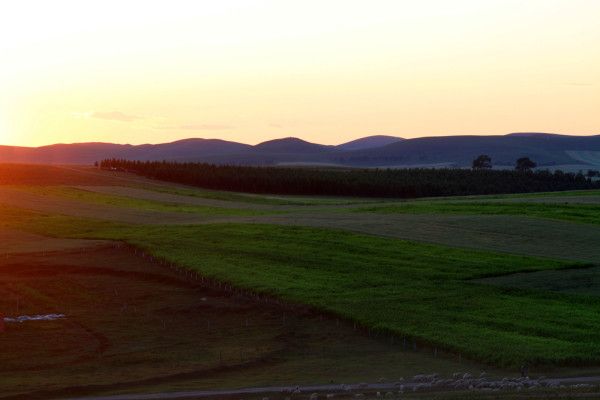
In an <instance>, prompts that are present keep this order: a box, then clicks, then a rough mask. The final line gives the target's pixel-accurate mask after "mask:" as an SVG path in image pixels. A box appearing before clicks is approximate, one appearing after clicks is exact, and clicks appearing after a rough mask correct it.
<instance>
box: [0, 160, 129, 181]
mask: <svg viewBox="0 0 600 400" xmlns="http://www.w3.org/2000/svg"><path fill="white" fill-rule="evenodd" d="M119 182H121V181H120V180H119V179H118V178H115V176H114V174H111V173H103V174H100V173H98V169H97V168H91V167H67V166H58V165H26V164H3V163H0V186H1V185H31V186H46V185H115V184H119Z"/></svg>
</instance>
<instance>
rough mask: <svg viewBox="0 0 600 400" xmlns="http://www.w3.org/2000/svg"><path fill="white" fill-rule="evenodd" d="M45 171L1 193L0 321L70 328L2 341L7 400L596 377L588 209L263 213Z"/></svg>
mask: <svg viewBox="0 0 600 400" xmlns="http://www.w3.org/2000/svg"><path fill="white" fill-rule="evenodd" d="M11 168H13V169H15V168H17V167H14V166H12V167H11ZM28 168H30V167H28ZM56 171H62V170H61V169H60V168H58V169H57V170H56ZM56 171H54V170H50V171H46V173H49V174H51V175H53V177H52V178H51V179H50V181H51V182H53V183H54V184H52V185H47V184H43V185H42V184H41V183H44V179H43V178H44V171H42V170H39V169H35V174H34V175H35V176H36V179H37V180H38V181H35V180H34V179H33V178H28V179H29V180H26V181H25V182H17V181H15V179H11V180H10V181H7V182H4V185H2V184H1V183H0V239H2V241H1V243H0V292H2V293H3V295H2V299H1V300H0V312H2V313H4V314H6V315H15V314H18V313H26V314H31V313H41V311H43V312H46V311H57V312H64V313H65V314H67V315H68V318H67V319H65V320H62V321H61V320H58V321H50V322H47V323H42V325H34V323H24V324H22V325H19V326H17V327H16V328H12V327H9V328H11V329H9V330H8V331H7V332H6V333H4V334H0V343H1V344H2V346H3V348H10V349H14V350H11V351H9V352H4V353H2V354H1V355H0V362H1V365H2V367H0V368H1V371H2V372H1V374H2V383H1V384H0V387H2V389H4V393H5V394H6V395H14V394H18V393H29V395H32V392H33V391H35V390H46V391H48V392H45V393H46V394H48V393H50V392H52V393H96V392H106V393H117V392H139V391H147V390H150V389H152V390H156V391H161V390H165V389H168V390H176V389H181V390H186V389H189V388H215V387H236V386H238V387H239V386H253V385H269V384H293V383H301V382H304V383H317V382H323V383H326V382H329V381H330V380H333V381H335V382H342V381H355V382H358V381H362V380H375V379H378V378H379V377H382V376H383V377H388V378H390V377H394V378H397V377H399V376H406V375H412V374H417V373H433V372H438V373H442V374H450V373H451V372H454V371H457V370H459V371H466V370H467V371H474V372H475V371H480V370H482V369H486V370H488V371H489V370H492V371H494V373H497V374H499V375H502V374H504V375H507V374H508V375H510V374H514V373H515V372H516V371H517V370H518V366H519V365H520V364H521V363H523V362H528V363H530V364H531V365H532V368H533V369H534V370H535V371H537V373H553V374H560V373H566V374H573V373H581V371H583V370H585V371H591V372H593V371H596V370H597V367H598V366H600V345H598V343H600V334H599V333H598V332H600V321H598V319H597V315H598V313H599V312H600V298H599V297H597V293H598V285H597V282H598V281H599V280H598V279H597V277H596V275H597V274H596V271H597V268H598V267H599V266H598V264H597V260H598V259H600V246H598V245H597V244H598V243H600V227H598V223H599V222H600V220H598V215H600V213H599V212H598V211H600V204H597V201H596V199H597V197H598V195H599V194H598V192H597V191H596V192H594V191H590V192H589V193H588V192H568V193H551V194H528V195H523V196H519V195H509V196H482V197H465V198H445V199H435V200H433V199H425V200H418V201H410V202H406V201H389V200H386V201H385V202H382V201H379V200H373V199H371V200H364V199H350V200H348V199H335V198H328V199H318V198H315V199H313V198H306V199H303V198H294V197H283V196H282V197H275V198H272V197H269V196H255V195H245V194H237V193H224V192H214V193H213V192H210V191H202V190H198V189H192V188H190V189H188V188H185V187H182V186H176V185H168V184H163V183H160V182H156V181H146V180H144V179H143V178H139V177H135V176H131V175H127V174H118V173H112V172H106V173H105V174H106V175H104V173H102V172H99V171H96V170H91V169H78V168H74V169H68V170H66V172H64V171H63V172H61V173H60V174H58V172H56ZM55 175H56V176H55ZM17 176H18V174H17ZM82 177H85V179H83V178H82ZM84 181H85V182H84ZM563 199H564V201H563ZM115 240H116V241H118V242H119V243H123V242H126V243H129V244H130V245H133V246H135V247H136V248H138V249H144V250H145V251H146V252H147V253H149V254H152V255H154V256H155V257H157V258H159V259H161V260H165V261H167V262H168V263H169V264H171V263H173V264H175V265H178V266H179V267H182V268H184V271H196V272H199V273H200V274H201V275H202V276H205V277H211V278H213V279H215V280H216V281H219V282H224V283H226V284H227V285H232V286H233V287H236V288H239V289H243V290H245V291H247V292H248V293H262V294H267V295H269V298H273V299H281V300H284V301H285V302H286V303H287V304H292V305H296V306H298V307H299V308H298V307H296V308H292V309H289V308H286V307H283V308H281V306H279V305H278V304H276V303H272V302H271V303H269V304H264V303H261V302H256V300H255V299H254V298H253V297H252V296H250V297H236V296H232V295H230V294H226V293H224V292H220V291H215V289H208V288H206V287H203V286H202V285H199V284H198V282H196V281H195V280H194V279H192V277H191V276H190V275H189V274H186V273H183V274H181V273H177V272H175V271H172V270H170V269H165V268H164V267H161V266H160V265H158V264H156V263H152V262H149V260H148V259H143V258H140V257H139V255H137V256H136V255H135V254H132V253H131V252H127V251H125V250H124V249H123V248H115V247H114V245H113V243H114V241H115ZM83 249H85V250H83ZM18 299H20V300H18ZM203 299H205V300H203ZM305 306H308V307H309V308H308V309H307V308H305ZM16 307H18V309H17V308H16ZM40 310H41V311H40ZM98 310H102V312H100V313H98ZM308 310H313V311H308ZM284 314H285V318H284V317H283V315H284ZM323 314H325V315H327V316H328V317H327V318H323V317H322V315H323ZM246 316H249V318H250V319H251V320H252V321H253V322H251V323H250V322H249V324H248V325H246V321H245V317H246ZM207 319H208V320H211V321H213V322H211V323H210V325H211V330H209V329H208V327H207V322H206V321H207ZM284 319H285V321H286V322H285V323H283V320H284ZM354 323H356V326H357V329H356V330H355V329H354V326H355V325H354ZM250 327H252V329H250ZM212 329H214V330H212ZM40 335H42V336H40ZM374 336H377V338H375V337H374ZM42 337H43V339H42ZM101 337H102V338H103V339H101ZM392 341H393V343H392ZM29 342H31V343H46V345H44V346H41V345H32V346H27V345H26V343H29ZM106 343H109V344H108V345H107V344H106ZM48 344H50V345H49V346H48ZM103 346H104V347H103ZM414 346H416V348H417V350H418V351H416V352H414V351H412V349H413V348H414ZM98 349H100V350H98ZM434 354H436V355H437V357H435V356H434ZM469 360H471V361H469ZM459 361H460V362H459ZM561 371H562V372H561ZM24 376H26V377H27V379H26V380H24V379H23V377H24ZM82 379H85V380H86V381H93V382H95V384H94V385H92V386H89V385H81V384H80V382H81V380H82ZM25 382H28V383H27V384H26V383H25ZM83 386H88V387H83ZM61 391H63V392H61ZM38 395H39V397H44V393H42V392H40V393H38ZM58 397H60V396H58ZM24 398H28V397H27V396H26V397H24Z"/></svg>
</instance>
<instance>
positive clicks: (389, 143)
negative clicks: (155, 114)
mask: <svg viewBox="0 0 600 400" xmlns="http://www.w3.org/2000/svg"><path fill="white" fill-rule="evenodd" d="M479 154H488V155H490V156H491V158H492V162H493V164H494V165H496V166H511V165H513V164H514V162H515V160H516V159H517V158H519V157H530V158H531V159H533V160H534V161H536V162H537V163H538V165H539V166H541V167H550V168H552V167H559V166H569V167H571V168H580V169H585V168H597V167H600V135H596V136H569V135H557V134H549V133H512V134H508V135H503V136H501V135H497V136H440V137H423V138H416V139H401V138H398V137H393V136H383V135H378V136H368V137H364V138H361V139H357V140H353V141H351V142H347V143H343V144H340V145H337V146H329V145H322V144H317V143H310V142H307V141H304V140H302V139H299V138H292V137H288V138H282V139H275V140H270V141H267V142H263V143H260V144H257V145H254V146H252V145H248V144H243V143H237V142H230V141H225V140H219V139H185V140H179V141H176V142H172V143H162V144H144V145H135V146H134V145H121V144H112V143H76V144H56V145H50V146H43V147H36V148H33V147H13V146H0V162H5V163H6V162H10V163H36V164H39V163H43V164H92V163H94V162H95V161H98V160H101V159H105V158H123V159H130V160H143V161H149V160H169V161H190V162H192V161H197V162H209V163H216V164H243V165H286V164H308V165H310V164H315V165H339V166H351V167H409V166H412V167H416V166H422V167H432V166H433V167H435V166H449V167H466V166H469V165H470V164H471V161H472V160H473V159H474V158H475V157H476V156H478V155H479Z"/></svg>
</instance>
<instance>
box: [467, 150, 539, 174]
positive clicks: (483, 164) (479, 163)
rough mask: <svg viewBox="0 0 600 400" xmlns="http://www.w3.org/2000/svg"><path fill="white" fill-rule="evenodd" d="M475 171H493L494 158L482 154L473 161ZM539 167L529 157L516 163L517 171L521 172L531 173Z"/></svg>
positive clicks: (522, 158)
mask: <svg viewBox="0 0 600 400" xmlns="http://www.w3.org/2000/svg"><path fill="white" fill-rule="evenodd" d="M472 167H473V169H491V168H492V158H491V157H490V156H488V155H487V154H482V155H480V156H479V157H477V158H476V159H474V160H473V164H472ZM535 167H537V164H536V163H535V162H533V161H531V160H530V159H529V157H521V158H519V159H518V160H517V162H516V163H515V170H517V171H520V172H527V171H531V170H532V169H534V168H535Z"/></svg>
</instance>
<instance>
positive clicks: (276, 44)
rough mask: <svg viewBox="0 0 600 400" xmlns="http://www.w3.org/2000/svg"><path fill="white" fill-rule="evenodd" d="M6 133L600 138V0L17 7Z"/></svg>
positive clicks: (3, 110)
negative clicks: (556, 135)
mask: <svg viewBox="0 0 600 400" xmlns="http://www.w3.org/2000/svg"><path fill="white" fill-rule="evenodd" d="M12 3H13V4H10V5H5V6H4V7H3V12H2V15H0V52H1V53H0V54H2V57H1V60H0V144H10V145H23V146H39V145H46V144H52V143H73V142H92V141H93V142H114V143H131V144H140V143H161V142H170V141H174V140H179V139H184V138H189V137H203V138H218V139H223V140H231V141H238V142H243V143H249V144H255V143H259V142H262V141H265V140H270V139H275V138H280V137H287V136H296V137H300V138H302V139H304V140H307V141H311V142H318V143H323V144H339V143H342V142H346V141H349V140H353V139H356V138H358V137H362V136H369V135H376V134H383V135H393V136H400V137H405V138H411V137H422V136H439V135H452V134H459V135H472V134H487V135H489V134H506V133H510V132H551V133H563V134H580V135H592V134H599V133H600V116H599V114H600V113H598V106H599V105H600V90H599V89H600V73H599V72H598V71H600V47H599V46H598V45H597V44H598V43H600V24H598V23H597V18H598V16H599V15H600V2H598V1H593V0H571V1H567V0H532V1H529V2H521V1H516V0H504V1H500V0H490V1H485V2H482V1H474V0H459V1H455V2H447V1H443V0H424V1H420V2H412V1H391V0H379V1H377V0H372V1H368V2H367V1H350V0H346V1H341V0H329V1H315V0H310V1H303V2H298V1H291V0H278V1H277V0H256V1H250V0H248V1H244V0H228V1H220V2H213V1H170V2H166V1H163V2H142V1H128V2H117V1H114V0H110V1H102V2H100V1H89V2H78V1H67V0H62V1H53V2H36V1H20V2H18V3H17V2H12Z"/></svg>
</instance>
